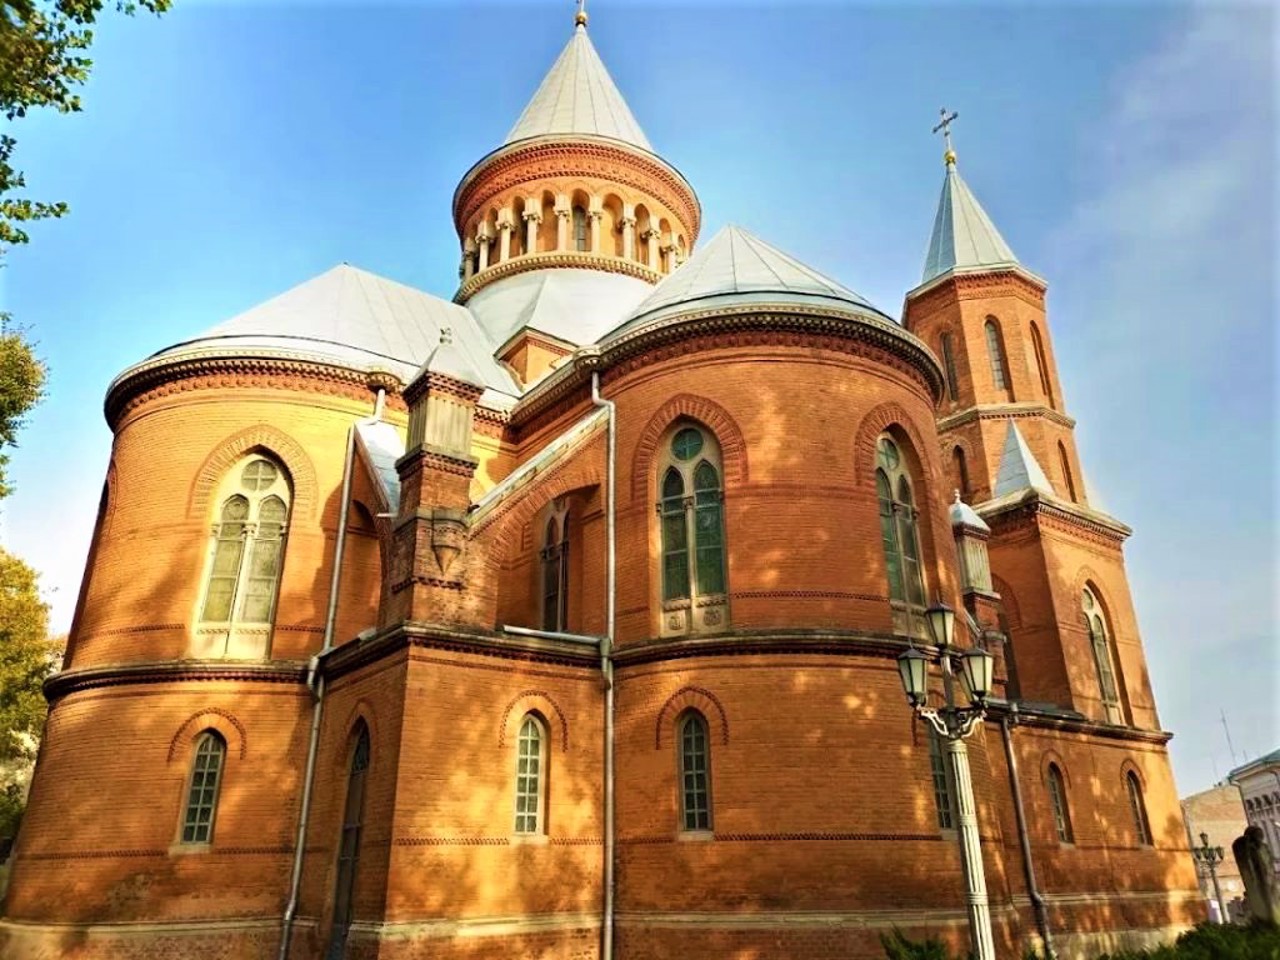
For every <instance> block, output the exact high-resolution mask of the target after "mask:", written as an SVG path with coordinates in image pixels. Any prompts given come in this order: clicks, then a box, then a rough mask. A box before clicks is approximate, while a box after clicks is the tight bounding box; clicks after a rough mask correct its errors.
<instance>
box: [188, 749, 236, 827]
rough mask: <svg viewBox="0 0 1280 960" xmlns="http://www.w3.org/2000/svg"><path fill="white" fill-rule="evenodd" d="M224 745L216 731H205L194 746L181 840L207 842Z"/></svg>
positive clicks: (215, 803) (224, 750)
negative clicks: (194, 752)
mask: <svg viewBox="0 0 1280 960" xmlns="http://www.w3.org/2000/svg"><path fill="white" fill-rule="evenodd" d="M225 753H226V744H225V743H224V742H223V740H222V738H221V737H219V736H218V735H217V734H215V733H204V734H202V735H201V737H200V741H199V743H198V744H197V745H196V755H195V758H194V759H193V761H192V765H191V767H192V772H191V785H190V788H189V789H188V791H187V807H186V811H185V813H184V814H183V822H182V841H183V843H206V842H208V840H209V839H210V837H211V835H212V832H213V815H214V810H215V809H216V806H217V801H218V780H219V774H220V773H221V770H222V759H223V757H224V756H225Z"/></svg>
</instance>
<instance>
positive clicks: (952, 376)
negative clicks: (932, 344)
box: [938, 333, 960, 402]
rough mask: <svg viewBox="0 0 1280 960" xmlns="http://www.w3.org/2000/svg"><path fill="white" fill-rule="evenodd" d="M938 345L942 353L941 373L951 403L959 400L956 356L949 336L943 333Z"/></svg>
mask: <svg viewBox="0 0 1280 960" xmlns="http://www.w3.org/2000/svg"><path fill="white" fill-rule="evenodd" d="M938 344H939V349H940V350H941V352H942V371H943V374H944V375H945V376H946V379H947V397H948V398H949V399H950V400H951V401H952V402H956V401H958V400H959V399H960V388H959V387H958V386H957V384H958V382H959V381H958V378H957V377H956V356H955V350H954V347H953V345H952V342H951V334H949V333H944V334H943V335H942V336H941V337H940V338H939V340H938Z"/></svg>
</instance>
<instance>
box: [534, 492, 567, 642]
mask: <svg viewBox="0 0 1280 960" xmlns="http://www.w3.org/2000/svg"><path fill="white" fill-rule="evenodd" d="M540 557H541V560H542V629H543V630H550V631H553V632H557V633H558V632H562V631H564V630H565V629H567V628H568V623H569V515H568V513H567V512H563V511H562V512H559V513H555V514H553V515H552V516H551V517H549V518H548V519H547V526H546V528H545V529H544V531H543V538H542V551H541V553H540Z"/></svg>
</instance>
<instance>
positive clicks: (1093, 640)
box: [1080, 587, 1122, 723]
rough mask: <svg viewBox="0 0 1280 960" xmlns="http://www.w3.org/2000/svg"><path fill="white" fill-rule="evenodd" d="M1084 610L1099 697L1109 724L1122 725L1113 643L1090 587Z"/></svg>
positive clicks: (1087, 588)
mask: <svg viewBox="0 0 1280 960" xmlns="http://www.w3.org/2000/svg"><path fill="white" fill-rule="evenodd" d="M1080 602H1081V606H1082V607H1083V610H1084V621H1085V626H1086V628H1087V629H1088V631H1089V644H1090V646H1091V647H1092V648H1093V665H1094V667H1095V668H1096V670H1097V672H1098V695H1099V697H1100V698H1101V699H1102V705H1103V707H1104V708H1105V709H1106V713H1107V722H1108V723H1120V722H1121V721H1122V716H1121V713H1120V693H1119V690H1118V689H1117V686H1116V673H1115V669H1114V668H1113V667H1112V663H1111V642H1110V640H1109V638H1108V636H1107V623H1106V620H1105V619H1104V618H1103V616H1102V604H1100V603H1099V602H1098V598H1097V597H1095V596H1094V593H1093V591H1092V590H1091V589H1090V588H1089V587H1085V588H1084V592H1083V594H1082V595H1081V598H1080Z"/></svg>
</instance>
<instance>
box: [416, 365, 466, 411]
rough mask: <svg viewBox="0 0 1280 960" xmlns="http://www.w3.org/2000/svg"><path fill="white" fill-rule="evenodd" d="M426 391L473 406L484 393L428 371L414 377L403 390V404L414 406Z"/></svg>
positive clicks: (463, 382)
mask: <svg viewBox="0 0 1280 960" xmlns="http://www.w3.org/2000/svg"><path fill="white" fill-rule="evenodd" d="M428 391H430V392H432V393H443V394H447V395H448V396H451V397H455V398H457V399H458V400H462V401H463V402H465V403H471V404H474V403H475V402H476V401H477V400H479V399H480V394H482V393H484V387H481V386H478V385H476V384H474V383H468V382H467V381H466V380H459V379H458V378H457V377H451V376H449V375H448V374H447V373H437V372H435V371H433V370H428V371H427V372H426V373H425V374H423V375H421V376H418V377H415V378H414V379H413V380H412V381H410V383H409V385H408V386H406V387H405V388H404V402H405V403H407V404H414V403H416V402H417V401H418V400H419V399H420V398H421V397H422V395H423V394H425V393H427V392H428Z"/></svg>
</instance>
